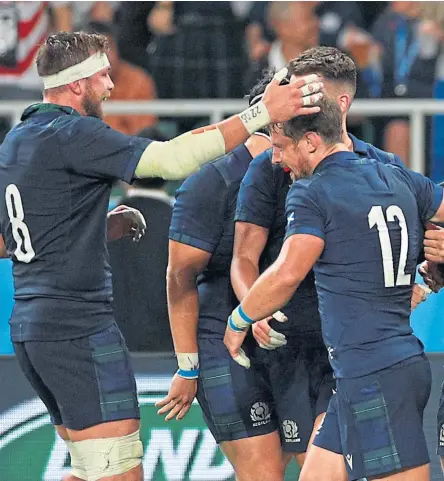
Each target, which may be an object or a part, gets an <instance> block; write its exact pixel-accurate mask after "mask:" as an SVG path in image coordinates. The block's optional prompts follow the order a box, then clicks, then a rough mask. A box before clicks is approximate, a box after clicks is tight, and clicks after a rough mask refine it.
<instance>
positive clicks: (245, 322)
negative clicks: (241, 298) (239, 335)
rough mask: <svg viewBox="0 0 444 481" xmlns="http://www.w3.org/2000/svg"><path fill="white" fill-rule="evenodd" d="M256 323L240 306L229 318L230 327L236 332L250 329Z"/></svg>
mask: <svg viewBox="0 0 444 481" xmlns="http://www.w3.org/2000/svg"><path fill="white" fill-rule="evenodd" d="M253 323H254V321H253V319H250V318H249V317H248V316H247V315H246V314H245V312H244V311H243V309H242V307H241V305H240V304H239V305H238V306H237V307H236V309H235V310H234V311H233V312H232V313H231V316H230V317H229V318H228V325H229V327H230V328H231V329H232V330H233V331H235V332H242V331H245V330H246V329H248V328H249V327H250V326H251V325H252V324H253Z"/></svg>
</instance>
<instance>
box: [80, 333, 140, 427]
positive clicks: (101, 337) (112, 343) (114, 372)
mask: <svg viewBox="0 0 444 481" xmlns="http://www.w3.org/2000/svg"><path fill="white" fill-rule="evenodd" d="M89 344H90V347H91V355H92V358H93V361H94V367H95V371H96V378H97V385H98V388H99V394H100V409H101V411H102V417H103V421H113V420H116V419H122V418H123V417H128V418H131V417H134V418H138V417H139V406H138V402H137V391H136V385H135V380H134V374H133V370H132V367H131V364H130V359H129V353H128V350H127V348H126V345H125V343H124V340H123V338H122V336H121V334H120V332H119V331H118V330H117V329H116V328H113V327H111V328H110V329H107V330H105V331H102V332H99V333H97V334H93V335H92V336H90V337H89Z"/></svg>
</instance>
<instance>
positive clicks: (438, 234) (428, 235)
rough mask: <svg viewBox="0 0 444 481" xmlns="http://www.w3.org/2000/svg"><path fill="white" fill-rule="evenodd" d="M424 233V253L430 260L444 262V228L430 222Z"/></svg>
mask: <svg viewBox="0 0 444 481" xmlns="http://www.w3.org/2000/svg"><path fill="white" fill-rule="evenodd" d="M426 229H427V230H426V231H425V234H424V255H425V258H426V259H427V260H428V261H431V262H436V263H444V229H443V228H442V227H439V226H437V225H435V224H432V223H430V222H428V223H427V225H426Z"/></svg>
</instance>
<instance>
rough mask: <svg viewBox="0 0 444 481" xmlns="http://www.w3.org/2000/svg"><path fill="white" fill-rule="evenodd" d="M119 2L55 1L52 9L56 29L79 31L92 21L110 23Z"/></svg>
mask: <svg viewBox="0 0 444 481" xmlns="http://www.w3.org/2000/svg"><path fill="white" fill-rule="evenodd" d="M117 3H118V2H83V1H82V2H67V1H61V0H58V1H56V2H55V1H53V2H51V9H52V11H53V16H54V20H53V23H54V30H55V31H57V32H59V31H64V32H77V31H78V30H84V29H85V28H86V26H87V25H88V22H91V21H98V22H106V23H108V22H109V23H110V22H112V19H113V14H114V9H115V8H116V5H117Z"/></svg>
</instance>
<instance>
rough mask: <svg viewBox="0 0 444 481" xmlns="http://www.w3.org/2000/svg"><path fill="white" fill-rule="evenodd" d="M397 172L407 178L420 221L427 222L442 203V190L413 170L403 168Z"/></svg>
mask: <svg viewBox="0 0 444 481" xmlns="http://www.w3.org/2000/svg"><path fill="white" fill-rule="evenodd" d="M399 172H401V173H402V174H403V175H404V176H406V177H407V178H408V181H409V183H410V185H411V186H412V187H413V190H414V193H415V195H416V201H417V203H418V208H419V214H420V216H421V219H422V220H423V221H424V222H426V221H428V220H429V219H431V218H432V217H433V216H434V215H435V214H436V211H437V210H438V209H439V206H440V205H441V203H442V200H443V188H442V187H441V186H440V185H438V184H435V183H434V182H432V181H431V180H430V179H429V178H427V177H425V176H424V175H422V174H419V173H418V172H415V171H413V170H410V169H407V168H404V169H399Z"/></svg>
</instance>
